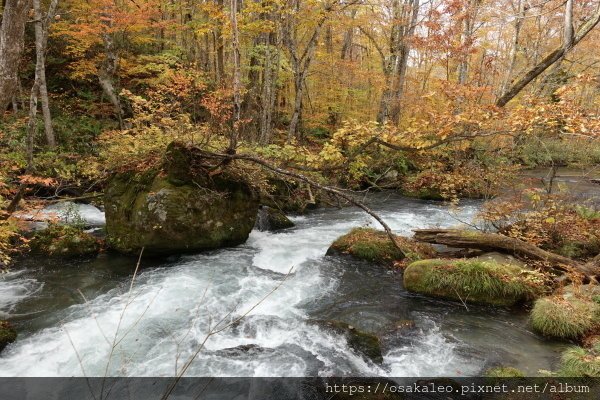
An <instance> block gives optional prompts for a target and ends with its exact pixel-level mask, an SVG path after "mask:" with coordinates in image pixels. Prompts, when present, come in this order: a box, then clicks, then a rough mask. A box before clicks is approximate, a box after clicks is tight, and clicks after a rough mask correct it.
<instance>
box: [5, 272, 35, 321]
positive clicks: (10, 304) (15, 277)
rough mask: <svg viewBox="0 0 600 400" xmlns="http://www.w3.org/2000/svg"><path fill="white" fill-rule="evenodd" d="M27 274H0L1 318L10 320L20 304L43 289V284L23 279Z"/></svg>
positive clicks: (31, 279)
mask: <svg viewBox="0 0 600 400" xmlns="http://www.w3.org/2000/svg"><path fill="white" fill-rule="evenodd" d="M25 272H26V271H15V272H7V273H4V274H0V317H2V318H8V317H9V316H10V314H11V313H12V311H13V310H14V307H15V306H16V305H17V304H18V303H20V302H21V301H23V300H25V299H26V298H28V297H30V296H33V295H35V293H37V292H38V291H39V290H41V288H42V287H43V283H41V282H38V281H37V280H35V279H33V278H26V277H23V276H22V275H23V274H24V273H25Z"/></svg>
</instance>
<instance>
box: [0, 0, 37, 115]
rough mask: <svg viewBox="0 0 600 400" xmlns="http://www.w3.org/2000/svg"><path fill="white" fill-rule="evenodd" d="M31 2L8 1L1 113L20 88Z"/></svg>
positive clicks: (0, 29) (0, 38)
mask: <svg viewBox="0 0 600 400" xmlns="http://www.w3.org/2000/svg"><path fill="white" fill-rule="evenodd" d="M30 4H31V1H30V0H6V1H5V2H4V11H3V13H2V24H1V25H0V113H4V111H5V110H6V109H7V107H8V106H9V104H10V103H11V102H12V99H13V96H15V95H16V94H17V92H18V88H19V83H18V82H19V78H18V75H17V74H18V71H19V63H20V61H21V54H22V53H23V47H24V40H25V23H26V22H27V13H28V11H29V7H30Z"/></svg>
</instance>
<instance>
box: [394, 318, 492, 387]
mask: <svg viewBox="0 0 600 400" xmlns="http://www.w3.org/2000/svg"><path fill="white" fill-rule="evenodd" d="M431 326H432V327H431V328H430V329H429V330H428V331H426V332H423V334H421V335H419V336H418V339H417V341H416V343H413V344H411V345H408V346H403V347H399V348H395V349H393V350H391V351H389V352H388V353H387V354H385V355H384V366H385V367H387V368H388V369H389V376H402V377H418V376H473V375H475V374H477V372H478V371H479V370H480V369H481V366H480V365H478V363H477V362H474V361H473V360H470V359H466V358H464V357H461V356H460V355H459V353H458V351H457V350H458V348H457V346H458V344H457V342H455V341H451V340H449V339H448V338H446V337H445V336H444V335H443V334H442V333H441V332H440V330H439V327H438V326H437V325H435V324H431Z"/></svg>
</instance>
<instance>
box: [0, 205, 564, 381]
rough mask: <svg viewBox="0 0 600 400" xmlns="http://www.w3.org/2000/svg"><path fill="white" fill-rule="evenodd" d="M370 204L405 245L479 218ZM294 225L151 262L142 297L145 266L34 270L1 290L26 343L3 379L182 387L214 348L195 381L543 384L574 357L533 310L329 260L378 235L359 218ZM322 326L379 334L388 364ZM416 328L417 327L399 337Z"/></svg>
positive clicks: (96, 264) (11, 350)
mask: <svg viewBox="0 0 600 400" xmlns="http://www.w3.org/2000/svg"><path fill="white" fill-rule="evenodd" d="M370 204H371V205H372V207H373V208H374V209H375V210H377V211H379V212H380V214H381V215H382V216H383V217H384V219H385V220H386V221H387V222H388V223H389V224H390V226H391V227H392V229H394V230H395V231H396V232H398V233H399V234H403V235H410V234H411V230H412V229H415V228H424V227H435V226H454V225H460V224H461V223H464V222H470V221H471V220H472V218H473V216H474V215H475V213H476V211H477V209H478V207H479V203H478V202H471V203H469V202H467V203H463V205H462V206H460V207H458V208H450V207H448V206H445V205H443V204H440V203H434V202H426V201H418V200H409V199H406V198H402V197H399V196H395V195H379V196H375V197H374V198H372V199H371V200H370ZM293 221H294V222H295V223H296V227H294V228H292V229H288V230H284V231H280V232H276V233H271V232H259V231H256V230H255V231H253V232H252V234H251V235H250V238H249V240H248V241H247V243H246V244H244V245H241V246H238V247H235V248H227V249H221V250H217V251H212V252H208V253H203V254H197V255H185V256H181V257H177V258H172V259H167V260H162V261H158V260H153V261H146V260H144V261H143V262H142V267H141V268H140V272H139V274H138V276H137V277H136V279H135V281H134V282H133V286H132V289H131V293H130V292H129V289H130V286H131V278H132V275H133V270H134V268H135V264H136V260H135V259H132V258H127V257H122V256H117V255H114V254H103V255H100V256H99V257H98V258H96V259H94V260H89V261H50V260H46V259H29V260H26V261H25V262H24V263H23V264H22V265H21V266H20V269H16V271H17V272H12V273H9V274H5V275H4V276H2V277H1V278H0V279H1V280H0V312H1V313H2V314H3V315H2V318H6V317H7V316H9V317H10V319H11V320H12V321H13V322H14V323H15V324H16V326H17V329H18V331H19V338H18V340H17V341H16V342H15V343H13V344H11V345H9V346H8V347H7V348H6V349H5V350H4V351H3V352H2V354H1V356H0V375H1V376H82V375H86V376H105V375H109V376H172V375H175V374H176V371H177V369H178V368H181V367H182V366H183V365H184V364H185V362H186V361H187V360H188V359H189V358H190V357H191V356H192V355H193V354H194V353H195V352H196V351H197V350H198V349H200V348H201V347H202V348H201V351H200V352H199V353H198V355H197V357H196V358H195V360H194V362H193V363H191V365H190V367H189V369H187V372H186V375H189V376H263V377H266V376H317V375H318V376H350V375H353V376H356V375H360V376H474V375H477V374H480V373H481V372H482V371H483V370H485V369H486V368H489V367H491V366H495V365H506V366H513V367H517V368H520V369H522V370H524V371H525V372H526V373H527V374H528V375H538V374H539V372H538V371H539V370H542V369H546V370H550V369H552V368H553V367H554V366H555V364H556V362H557V360H558V358H559V354H560V351H561V350H562V349H563V345H561V344H558V343H553V342H549V341H547V340H545V339H543V338H541V337H539V336H537V335H535V334H534V333H532V332H530V330H529V328H528V325H527V314H526V313H525V312H522V311H515V310H504V309H498V308H491V307H480V306H471V305H469V306H468V309H466V308H465V307H464V306H463V305H462V304H460V303H455V302H447V301H443V300H437V299H431V298H426V297H422V296H419V295H415V294H411V293H408V292H407V291H405V290H404V288H403V286H402V276H401V273H399V272H392V271H390V270H389V269H386V268H385V267H382V266H377V265H371V264H368V263H364V262H360V261H357V260H353V259H351V258H348V257H339V256H336V257H333V256H326V255H325V252H326V250H327V248H328V246H329V245H330V244H331V242H332V241H333V240H334V239H335V238H337V237H338V236H340V235H342V234H344V233H346V232H347V231H348V230H350V229H351V228H353V227H357V226H365V225H370V226H373V227H376V225H375V222H374V221H373V220H372V219H371V218H370V217H369V216H367V215H366V214H364V213H362V212H361V211H360V210H358V209H355V208H345V209H341V210H337V209H321V210H317V211H313V212H311V213H309V214H308V215H306V216H302V217H295V218H293ZM290 269H292V272H291V273H290V274H289V275H287V274H288V272H289V271H290ZM286 275H287V276H286ZM284 279H285V281H284V282H283V284H281V282H282V280H284ZM280 284H281V286H280V287H279V288H278V289H277V290H275V291H274V292H273V293H272V294H271V295H270V296H268V297H267V298H266V299H265V300H264V301H262V302H260V301H261V299H263V298H264V297H265V296H266V295H267V294H268V293H269V292H271V291H272V290H273V289H274V288H276V287H277V286H278V285H280ZM84 299H85V300H84ZM257 303H260V304H258V306H256V307H255V308H253V307H254V306H255V305H256V304H257ZM249 310H251V311H250V312H249V314H248V315H247V316H246V317H245V318H243V319H242V320H240V321H239V322H237V323H235V324H234V325H233V326H231V327H229V328H227V329H225V330H223V331H222V332H219V333H217V334H214V335H212V336H210V337H208V339H207V338H206V336H207V333H208V332H209V331H210V330H211V329H214V327H215V326H223V325H225V324H227V323H228V322H230V321H232V320H235V319H236V318H237V317H238V316H240V315H242V314H244V313H246V312H248V311H249ZM221 320H222V321H224V322H221V325H218V324H219V321H221ZM315 320H338V321H344V322H346V323H349V324H351V325H353V326H355V327H356V328H358V329H360V330H364V331H367V332H372V333H376V334H377V335H378V336H379V337H380V338H381V343H382V352H383V356H384V357H383V363H380V364H377V363H374V362H372V361H370V360H367V359H365V358H364V357H363V356H362V355H361V354H360V353H357V352H356V351H355V350H353V349H352V348H351V347H350V346H349V345H348V343H347V341H346V338H345V337H344V336H343V335H341V334H338V333H335V332H332V331H330V330H327V328H326V327H324V326H323V325H321V324H318V323H314V321H315ZM405 320H410V321H414V325H415V326H414V327H413V328H411V329H402V328H398V327H397V325H398V322H399V321H405ZM115 333H116V336H115ZM115 338H116V339H115ZM203 342H205V343H204V345H203V346H202V343H203Z"/></svg>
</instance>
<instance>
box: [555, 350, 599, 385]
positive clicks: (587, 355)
mask: <svg viewBox="0 0 600 400" xmlns="http://www.w3.org/2000/svg"><path fill="white" fill-rule="evenodd" d="M599 350H600V349H599V348H598V346H597V345H596V346H593V347H592V348H589V349H584V348H582V347H571V348H569V349H567V350H565V351H564V352H563V354H562V357H561V361H560V367H559V370H558V375H560V376H564V377H592V378H599V377H600V351H599Z"/></svg>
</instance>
